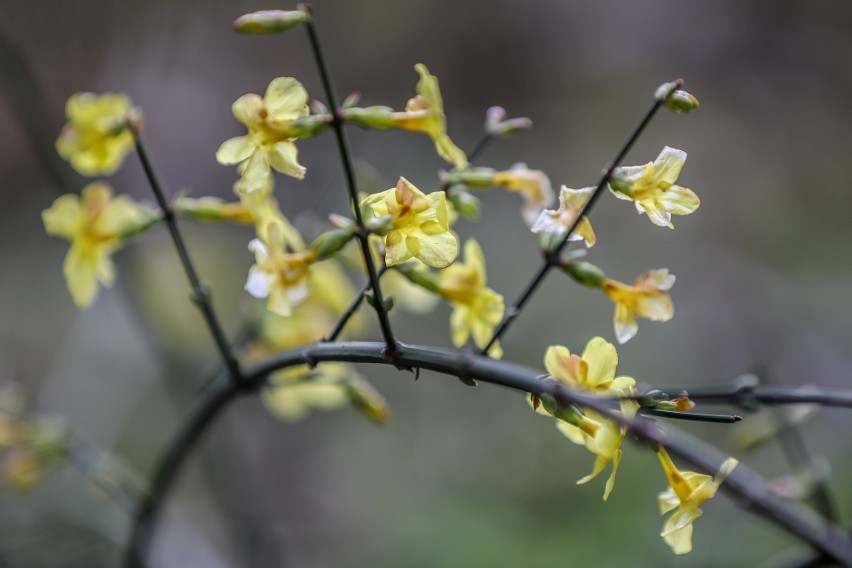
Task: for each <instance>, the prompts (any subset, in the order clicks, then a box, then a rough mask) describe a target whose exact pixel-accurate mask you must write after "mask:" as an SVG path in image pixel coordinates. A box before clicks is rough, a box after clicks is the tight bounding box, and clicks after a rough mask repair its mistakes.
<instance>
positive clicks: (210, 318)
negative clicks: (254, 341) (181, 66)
mask: <svg viewBox="0 0 852 568" xmlns="http://www.w3.org/2000/svg"><path fill="white" fill-rule="evenodd" d="M128 128H130V131H131V132H132V133H133V141H134V142H135V144H136V153H137V154H138V155H139V161H140V162H142V168H143V169H144V170H145V176H146V177H147V178H148V183H149V185H150V186H151V190H152V191H153V192H154V196H155V197H156V198H157V203H158V204H159V206H160V210H161V211H162V213H163V220H164V221H165V222H166V225H167V226H168V228H169V234H170V235H171V237H172V241H173V242H174V245H175V249H176V250H177V253H178V256H179V257H180V262H181V264H182V265H183V269H184V272H186V277H187V278H188V279H189V284H190V286H191V287H192V301H193V302H194V303H195V305H196V306H198V309H199V310H200V311H201V315H202V316H203V317H204V321H205V322H206V324H207V328H208V329H209V330H210V334H211V335H212V336H213V340H214V341H215V342H216V348H217V349H218V350H219V355H220V356H221V357H222V361H223V362H224V363H225V367H226V368H227V369H228V373H229V374H230V377H231V380H232V381H234V382H239V381H240V380H241V379H242V371H241V370H240V364H239V362H238V361H237V359H236V357H234V354H233V351H232V350H231V346H230V344H229V343H228V340H227V339H226V338H225V332H224V331H223V330H222V326H221V324H220V323H219V320H218V319H217V318H216V313H215V312H214V311H213V303H212V298H211V296H212V294H211V292H210V290H209V289H208V288H207V287H205V286H203V285H202V284H201V281H200V280H199V278H198V274H197V273H196V272H195V267H194V266H193V264H192V261H191V260H190V259H189V251H188V250H187V248H186V244H184V242H183V237H182V236H181V233H180V230H179V229H178V226H177V221H176V220H175V214H174V211H172V208H171V206H170V205H169V203H168V201H166V196H165V194H164V193H163V189H162V186H161V185H160V181H159V179H158V178H157V175H156V174H155V173H154V168H153V167H152V165H151V162H150V160H149V159H148V153H147V152H146V151H145V146H144V144H142V139H141V137H140V136H139V131H138V130H137V129H136V127H135V126H134V125H132V124H128Z"/></svg>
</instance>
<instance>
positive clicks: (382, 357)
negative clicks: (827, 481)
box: [129, 342, 852, 566]
mask: <svg viewBox="0 0 852 568" xmlns="http://www.w3.org/2000/svg"><path fill="white" fill-rule="evenodd" d="M322 362H350V363H372V364H383V365H393V366H395V367H397V368H398V369H405V370H412V371H413V370H420V369H426V370H430V371H435V372H438V373H441V374H444V375H448V376H452V377H459V378H460V377H466V378H471V379H475V380H478V381H481V382H484V383H491V384H494V385H499V386H503V387H506V388H509V389H512V390H516V391H521V392H527V393H534V394H537V395H540V396H541V395H550V396H553V397H554V398H555V399H556V400H557V401H559V402H560V403H561V404H575V405H577V406H581V407H584V408H590V409H592V410H594V411H596V412H598V413H600V414H603V415H604V416H606V417H608V418H610V419H611V420H614V421H616V422H619V423H621V424H623V425H625V426H627V427H628V428H630V430H631V431H632V432H633V434H635V435H636V436H638V437H640V438H642V439H645V440H648V441H651V442H653V443H656V444H661V445H663V446H665V447H666V448H667V449H668V450H669V452H670V453H671V454H673V455H675V456H677V457H679V458H681V459H683V460H684V461H687V462H689V463H690V464H692V465H693V466H695V467H696V468H697V469H698V470H700V471H702V472H705V473H709V474H711V475H712V474H715V473H716V472H717V471H718V469H719V465H720V464H721V463H722V462H723V461H724V459H725V458H726V457H727V456H725V455H724V454H723V453H722V452H720V451H719V450H718V449H716V448H715V447H713V446H711V445H709V444H707V443H705V442H703V441H701V440H699V439H697V438H695V437H693V436H690V435H687V434H685V433H682V432H678V431H676V430H668V429H667V430H666V431H663V430H662V429H661V428H660V426H659V425H658V424H657V423H656V422H654V421H651V420H648V419H647V418H642V417H638V418H633V419H630V418H627V417H625V416H623V415H621V414H620V413H618V412H616V411H614V410H613V409H612V407H611V403H612V401H611V400H607V399H606V398H604V397H596V396H592V395H587V394H583V393H579V392H576V391H573V390H571V389H568V388H567V387H564V386H562V385H560V384H559V383H556V382H555V381H542V380H541V378H540V377H541V371H540V370H537V369H533V368H531V367H526V366H522V365H517V364H514V363H508V362H502V361H495V360H493V359H491V358H490V357H487V356H481V355H475V354H473V353H471V352H466V351H460V350H455V349H442V348H436V347H427V346H420V345H406V344H402V343H400V344H399V347H398V350H397V352H395V353H394V354H393V356H392V357H390V356H389V355H388V353H387V351H386V345H385V343H376V342H346V343H315V344H311V345H307V346H305V347H302V348H299V349H295V350H291V351H286V352H283V353H279V354H276V355H274V356H272V357H269V358H268V359H266V360H265V361H262V362H261V363H259V364H257V365H255V366H253V367H251V368H249V369H246V371H245V374H244V377H245V381H244V382H243V383H242V384H241V385H233V384H232V383H227V384H225V385H224V386H220V387H219V388H217V389H216V390H215V391H213V392H212V393H211V394H210V395H209V398H207V399H206V400H204V401H201V403H200V404H199V405H198V406H197V407H196V410H195V412H193V413H192V414H191V415H190V418H189V419H188V421H187V422H186V423H185V424H184V427H183V428H182V429H181V431H180V432H179V434H178V436H177V437H176V438H175V441H174V442H173V443H172V445H171V446H170V448H169V451H168V452H167V454H166V458H165V459H164V460H163V462H162V463H161V466H160V468H159V469H158V471H157V474H156V477H155V482H154V484H153V486H152V488H151V491H150V493H149V495H148V497H147V499H146V501H145V503H144V504H143V507H142V509H141V512H140V514H139V515H138V516H137V518H136V523H137V524H136V527H135V528H134V533H133V539H132V541H131V545H130V550H131V555H132V557H133V558H135V559H141V558H142V555H143V553H144V549H145V545H146V542H147V539H148V536H149V534H150V532H151V529H152V527H153V524H154V523H155V522H156V518H157V514H158V511H159V508H160V505H161V504H162V502H163V501H164V499H165V498H166V497H167V495H168V492H169V489H170V488H171V485H172V482H173V481H174V479H175V478H176V476H177V474H178V473H179V471H180V469H181V466H182V464H183V463H184V461H185V460H186V458H187V456H188V454H189V452H190V450H191V449H192V448H193V446H194V445H195V442H197V440H198V439H199V437H200V435H201V434H202V432H203V431H204V430H205V429H206V427H207V426H208V425H209V424H210V423H212V421H213V420H214V419H215V418H216V416H217V415H218V414H219V413H220V412H221V411H222V410H224V409H225V408H226V407H227V406H228V404H229V403H230V402H231V401H232V400H234V399H236V398H237V396H238V395H239V394H240V393H242V392H245V391H247V390H254V389H255V388H257V387H259V386H261V385H262V384H263V381H264V380H265V379H266V377H267V376H268V375H269V374H270V373H272V372H274V371H277V370H280V369H285V368H288V367H293V366H297V365H303V364H307V365H315V364H317V363H322ZM721 489H722V490H724V491H726V492H727V493H729V494H731V495H735V496H737V497H740V498H741V499H742V501H743V502H744V504H745V506H746V507H748V508H750V509H752V510H753V511H754V512H756V513H758V514H760V515H762V516H764V517H765V518H767V519H768V520H770V521H772V522H773V523H775V524H776V525H778V526H780V527H782V528H784V529H786V530H787V531H789V532H790V533H792V534H793V535H795V536H797V537H799V538H801V539H802V540H804V541H806V542H808V543H809V544H811V545H812V546H813V547H814V548H815V549H817V550H819V551H821V552H822V553H823V554H825V555H826V556H828V557H830V558H832V559H834V560H835V561H837V562H839V563H841V564H844V565H848V566H852V539H850V537H849V535H848V534H847V533H846V532H845V531H844V530H842V529H841V528H839V527H837V526H836V525H834V524H833V523H831V522H829V521H826V520H825V519H824V518H822V517H820V516H819V515H818V514H816V513H814V512H813V511H812V510H810V509H808V508H807V507H805V506H803V505H801V504H798V503H794V502H789V501H785V500H783V499H781V498H779V497H778V496H776V495H775V494H773V493H772V491H771V490H770V488H769V484H768V482H767V480H766V479H765V478H763V477H762V476H761V475H760V474H758V473H756V472H754V471H752V470H751V469H749V468H748V467H746V466H745V465H743V464H740V465H738V466H737V468H736V469H735V470H734V471H733V473H732V474H731V475H730V476H729V477H728V478H727V479H726V480H725V482H724V483H723V484H722V486H721ZM129 565H130V566H138V565H141V563H140V564H136V563H131V564H129Z"/></svg>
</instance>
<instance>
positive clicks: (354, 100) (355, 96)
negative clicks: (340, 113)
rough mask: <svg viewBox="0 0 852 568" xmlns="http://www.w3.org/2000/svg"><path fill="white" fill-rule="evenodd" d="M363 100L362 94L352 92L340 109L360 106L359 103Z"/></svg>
mask: <svg viewBox="0 0 852 568" xmlns="http://www.w3.org/2000/svg"><path fill="white" fill-rule="evenodd" d="M360 100H361V93H358V92H352V93H349V96H348V97H346V99H345V100H344V101H343V104H342V105H341V107H340V108H351V107H354V106H355V105H357V104H358V101H360Z"/></svg>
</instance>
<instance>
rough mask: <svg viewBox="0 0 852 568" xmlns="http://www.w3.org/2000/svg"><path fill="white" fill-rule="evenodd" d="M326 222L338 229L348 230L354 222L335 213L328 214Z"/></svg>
mask: <svg viewBox="0 0 852 568" xmlns="http://www.w3.org/2000/svg"><path fill="white" fill-rule="evenodd" d="M328 220H329V221H331V224H332V225H334V226H335V227H338V228H340V229H349V228H352V227H354V226H355V221H353V220H352V219H350V218H349V217H344V216H343V215H338V214H337V213H331V214H329V216H328Z"/></svg>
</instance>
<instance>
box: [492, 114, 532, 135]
mask: <svg viewBox="0 0 852 568" xmlns="http://www.w3.org/2000/svg"><path fill="white" fill-rule="evenodd" d="M532 125H533V124H532V120H530V119H529V118H527V117H517V118H510V119H508V120H506V110H505V109H504V108H503V107H491V108H489V109H488V110H487V111H486V112H485V132H487V133H488V134H490V135H491V136H495V137H497V138H506V137H508V136H512V135H514V134H517V133H518V132H520V131H521V130H529V129H530V128H532Z"/></svg>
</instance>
